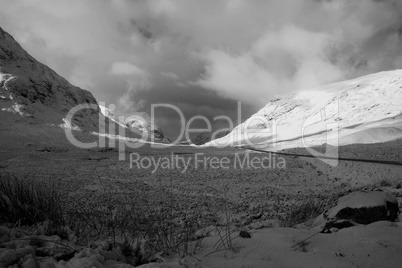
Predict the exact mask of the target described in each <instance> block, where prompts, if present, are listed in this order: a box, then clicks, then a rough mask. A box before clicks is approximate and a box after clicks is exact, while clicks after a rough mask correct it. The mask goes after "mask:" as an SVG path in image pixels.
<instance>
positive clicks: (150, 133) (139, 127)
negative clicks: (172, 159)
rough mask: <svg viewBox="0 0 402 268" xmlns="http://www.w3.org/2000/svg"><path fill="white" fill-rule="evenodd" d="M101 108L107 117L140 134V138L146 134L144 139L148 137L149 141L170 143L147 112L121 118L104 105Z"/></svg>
mask: <svg viewBox="0 0 402 268" xmlns="http://www.w3.org/2000/svg"><path fill="white" fill-rule="evenodd" d="M99 108H100V110H101V112H102V114H103V115H104V116H105V117H107V118H109V119H110V120H112V121H114V122H116V123H117V124H119V125H120V126H122V127H124V128H127V129H128V130H130V131H132V132H134V133H136V134H138V135H139V136H143V134H144V137H147V139H148V140H152V141H156V142H169V139H168V138H166V137H165V135H164V134H163V131H162V129H161V128H159V127H158V126H157V124H156V123H155V122H154V121H153V120H152V119H151V117H150V116H149V115H148V114H147V113H145V112H137V113H134V114H132V115H130V116H120V115H117V114H115V112H114V111H112V110H110V109H109V108H107V107H105V106H103V105H99Z"/></svg>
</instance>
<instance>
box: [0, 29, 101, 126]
mask: <svg viewBox="0 0 402 268" xmlns="http://www.w3.org/2000/svg"><path fill="white" fill-rule="evenodd" d="M78 104H90V105H94V107H95V109H83V110H81V111H80V112H79V113H77V116H75V117H74V122H66V121H65V120H64V118H65V117H66V115H67V113H68V112H69V111H70V109H71V108H73V107H75V106H76V105H78ZM96 107H97V102H96V100H95V98H94V97H93V96H92V94H91V93H90V92H88V91H86V90H83V89H81V88H78V87H75V86H73V85H71V84H70V83H69V82H68V81H67V80H65V79H64V78H62V77H61V76H59V75H58V74H57V73H56V72H54V71H53V70H52V69H50V68H49V67H47V66H45V65H44V64H42V63H40V62H38V61H37V60H35V59H34V58H33V57H32V56H30V55H29V54H28V53H27V52H26V51H25V50H24V49H23V48H22V47H21V46H20V45H19V44H18V43H17V42H16V41H15V40H14V38H13V37H12V36H11V35H9V34H8V33H7V32H5V31H4V30H3V29H1V28H0V116H1V122H2V123H7V124H9V123H10V122H29V123H31V124H32V123H35V124H36V123H46V124H55V125H65V126H68V125H71V124H70V123H73V124H75V125H77V126H78V127H79V128H81V129H85V130H96V129H97V126H98V118H99V117H98V111H97V109H96Z"/></svg>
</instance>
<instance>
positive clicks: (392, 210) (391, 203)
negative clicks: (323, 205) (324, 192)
mask: <svg viewBox="0 0 402 268" xmlns="http://www.w3.org/2000/svg"><path fill="white" fill-rule="evenodd" d="M398 213H399V208H398V201H397V199H396V197H395V196H393V195H392V194H391V193H388V192H382V191H372V192H353V193H350V194H348V195H345V196H343V197H341V198H339V199H338V203H337V205H336V206H335V207H333V208H331V209H330V210H328V211H327V212H325V213H324V218H325V219H326V220H327V222H329V223H330V222H332V223H333V222H336V221H339V220H348V221H351V222H354V223H358V224H370V223H372V222H376V221H384V220H385V221H395V220H397V219H398ZM343 224H345V223H343ZM346 225H348V224H346ZM331 227H336V228H339V227H338V226H331Z"/></svg>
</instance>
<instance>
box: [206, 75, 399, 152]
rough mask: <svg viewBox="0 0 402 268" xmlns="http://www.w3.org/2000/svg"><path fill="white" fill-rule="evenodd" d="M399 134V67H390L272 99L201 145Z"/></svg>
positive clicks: (341, 140) (376, 138) (303, 142)
mask: <svg viewBox="0 0 402 268" xmlns="http://www.w3.org/2000/svg"><path fill="white" fill-rule="evenodd" d="M401 137H402V70H395V71H387V72H380V73H376V74H371V75H367V76H363V77H359V78H356V79H353V80H348V81H344V82H339V83H334V84H330V85H326V86H322V87H319V88H315V89H309V90H303V91H299V92H298V93H295V94H293V95H289V96H286V97H283V98H278V99H275V100H272V101H270V102H269V103H268V104H267V105H266V106H265V107H264V108H262V109H261V110H260V111H258V112H257V113H256V114H254V115H253V116H251V117H250V118H249V119H247V120H246V121H245V122H244V123H243V124H241V125H239V126H237V127H236V128H234V129H233V131H232V132H231V133H230V134H229V135H227V136H225V137H222V138H219V139H216V140H213V141H211V142H209V143H207V144H206V146H238V145H242V146H244V145H251V146H254V147H259V148H276V149H283V148H295V147H303V146H314V145H322V144H325V143H327V144H332V145H346V144H354V143H377V142H385V141H390V140H394V139H398V138H401Z"/></svg>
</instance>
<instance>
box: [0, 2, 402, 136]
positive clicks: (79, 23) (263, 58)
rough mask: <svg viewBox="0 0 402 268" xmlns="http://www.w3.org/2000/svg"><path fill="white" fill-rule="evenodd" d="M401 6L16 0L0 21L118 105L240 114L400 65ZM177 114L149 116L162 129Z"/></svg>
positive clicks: (172, 124)
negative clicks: (275, 100)
mask: <svg viewBox="0 0 402 268" xmlns="http://www.w3.org/2000/svg"><path fill="white" fill-rule="evenodd" d="M401 14H402V2H401V1H400V0H382V1H378V0H377V1H376V0H353V1H350V0H300V1H296V0H282V1H266V0H255V1H246V0H222V1H216V0H203V1H197V0H149V1H130V0H111V1H97V0H89V1H78V0H73V1H70V0H69V1H67V0H66V1H53V0H17V1H4V3H2V9H1V10H0V24H1V26H2V27H3V28H4V29H5V30H7V31H9V32H10V33H11V34H12V35H13V36H14V37H15V38H16V39H17V41H19V42H20V43H21V45H22V46H23V47H24V48H25V49H27V50H28V52H29V53H31V54H32V55H33V56H34V57H36V58H37V59H38V60H40V61H42V62H44V63H45V64H47V65H49V66H50V67H52V68H53V69H55V70H56V71H57V72H59V73H60V74H61V75H63V76H64V77H66V78H67V79H68V80H69V81H71V82H72V83H73V84H76V85H78V86H80V87H83V88H87V89H89V90H90V91H91V92H93V93H94V95H95V97H96V98H97V99H98V100H99V101H105V102H106V103H114V104H116V105H117V106H118V108H117V110H118V113H121V114H130V113H132V112H135V111H147V112H149V111H150V105H151V104H154V103H170V104H173V105H176V106H178V107H179V108H180V109H181V110H182V111H183V113H184V115H185V117H186V118H190V117H191V116H193V115H199V114H202V115H204V116H206V117H207V118H209V119H211V118H213V117H214V116H216V115H227V116H229V117H230V118H232V119H236V117H237V116H236V107H237V101H241V102H242V103H243V108H244V110H243V112H244V113H243V114H244V118H243V119H245V118H246V117H247V116H249V115H250V114H251V113H252V112H255V111H257V110H258V109H259V108H261V107H262V106H263V105H264V104H265V103H267V102H268V101H269V100H270V99H272V98H274V97H275V96H276V95H281V94H286V93H289V92H292V91H294V90H298V89H302V88H311V87H319V86H320V85H321V84H324V83H329V82H335V81H339V80H343V79H348V78H353V77H356V76H359V75H364V74H368V73H372V72H377V71H382V70H389V69H396V68H402V44H401V42H402V37H401V36H402V31H401V29H402V16H401ZM21 18H23V19H21ZM161 111H162V110H161ZM176 117H177V115H176V114H175V113H174V112H173V111H169V110H165V111H164V112H160V113H159V114H158V118H157V121H158V123H159V124H160V125H161V127H162V128H163V129H164V131H165V132H167V133H168V135H170V136H174V135H176V133H177V129H178V127H179V126H178V124H179V123H178V120H177V118H176ZM197 124H198V125H202V123H196V124H195V125H197ZM218 124H223V123H218Z"/></svg>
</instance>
